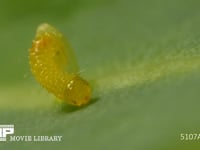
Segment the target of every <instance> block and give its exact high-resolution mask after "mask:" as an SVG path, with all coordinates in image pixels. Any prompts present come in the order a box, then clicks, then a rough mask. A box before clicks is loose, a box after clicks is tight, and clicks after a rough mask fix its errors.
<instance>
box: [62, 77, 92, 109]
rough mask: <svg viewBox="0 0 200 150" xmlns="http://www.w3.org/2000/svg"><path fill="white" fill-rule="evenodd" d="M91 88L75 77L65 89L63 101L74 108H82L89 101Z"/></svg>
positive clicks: (85, 82)
mask: <svg viewBox="0 0 200 150" xmlns="http://www.w3.org/2000/svg"><path fill="white" fill-rule="evenodd" d="M90 97H91V88H90V85H89V84H88V82H87V81H85V80H83V79H82V78H80V77H78V76H75V77H73V78H72V80H70V81H69V82H68V84H67V86H66V89H65V100H66V101H67V102H68V103H70V104H72V105H76V106H82V105H84V104H87V103H88V102H89V101H90Z"/></svg>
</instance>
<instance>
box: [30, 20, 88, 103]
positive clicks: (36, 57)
mask: <svg viewBox="0 0 200 150" xmlns="http://www.w3.org/2000/svg"><path fill="white" fill-rule="evenodd" d="M72 50H73V49H72V48H71V47H70V44H69V43H68V41H67V40H66V39H64V37H63V35H62V34H61V33H60V32H59V31H58V30H57V29H55V28H54V27H52V26H50V25H49V24H47V23H44V24H41V25H40V26H39V27H38V28H37V31H36V36H35V39H34V40H33V42H32V47H31V48H30V50H29V63H30V68H31V71H32V73H33V75H34V76H35V78H36V80H37V81H38V82H39V83H40V84H41V85H42V86H43V87H44V88H46V89H47V90H48V92H50V93H53V94H54V95H55V96H56V97H57V98H59V99H60V100H61V101H64V102H67V103H68V104H72V105H76V106H82V105H84V104H87V103H88V102H89V100H90V96H91V87H90V85H89V83H88V82H87V81H86V80H84V79H82V78H81V77H79V76H78V73H77V72H76V71H71V70H72V69H71V68H72V67H73V65H75V64H76V62H75V61H74V56H73V51H72ZM73 61H74V62H73ZM70 69H71V70H70ZM70 71H71V72H70Z"/></svg>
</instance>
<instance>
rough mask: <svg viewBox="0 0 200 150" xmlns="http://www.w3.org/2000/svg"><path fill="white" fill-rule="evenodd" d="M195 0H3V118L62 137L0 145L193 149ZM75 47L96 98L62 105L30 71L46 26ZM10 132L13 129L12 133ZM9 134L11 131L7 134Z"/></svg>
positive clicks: (197, 80)
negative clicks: (34, 45)
mask: <svg viewBox="0 0 200 150" xmlns="http://www.w3.org/2000/svg"><path fill="white" fill-rule="evenodd" d="M199 4H200V3H199V1H195V0H191V1H186V0H185V1H184V0H168V1H164V0H159V1H158V0H150V1H139V0H110V1H106V0H95V1H92V0H86V1H80V0H67V1H65V0H61V1H47V0H44V1H39V0H35V1H25V0H22V1H14V0H7V1H2V2H0V18H1V28H0V33H1V34H0V41H1V44H0V48H1V55H0V68H1V75H0V83H1V84H0V124H14V125H15V133H14V136H22V135H30V136H34V135H35V136H39V135H49V136H54V135H60V136H63V137H62V141H61V142H10V141H7V142H0V147H1V148H2V149H19V150H21V149H30V150H32V149H49V150H50V149H52V150H53V149H56V148H57V149H69V150H79V149H81V150H82V149H86V150H88V149H91V150H97V149H99V150H102V149H119V150H121V149H130V150H133V149H140V150H143V149H144V150H146V149H149V150H151V149H152V150H156V149H158V150H160V149H172V150H178V149H195V148H198V147H199V140H191V141H186V140H183V141H182V140H181V134H184V135H185V134H190V133H192V134H193V133H196V134H200V132H199V131H200V121H199V118H198V114H199V113H200V111H199V105H200V101H199V99H200V93H199V90H200V76H199V73H200V32H199V26H200V16H199V14H200V10H199ZM43 22H48V23H50V24H52V25H53V26H55V27H57V28H58V29H59V30H60V31H62V32H63V34H64V35H65V36H66V37H67V38H68V39H69V40H70V42H71V44H72V46H73V47H74V49H75V52H76V56H77V58H78V63H79V65H80V68H81V73H82V76H83V77H85V78H87V79H88V80H91V81H92V82H94V83H95V85H94V87H93V98H92V100H93V101H92V102H91V103H90V104H89V105H88V106H85V107H82V108H76V107H72V106H69V105H66V104H60V103H58V102H57V101H56V100H55V98H54V96H53V95H52V94H49V93H47V92H46V91H45V89H43V88H42V87H40V85H39V84H38V83H37V82H36V81H35V80H34V77H33V76H32V74H31V73H30V71H29V69H30V68H29V64H28V49H29V48H30V47H31V41H32V39H33V38H34V34H35V30H36V28H37V26H38V25H39V24H40V23H43ZM12 136H13V135H12ZM8 139H9V136H8Z"/></svg>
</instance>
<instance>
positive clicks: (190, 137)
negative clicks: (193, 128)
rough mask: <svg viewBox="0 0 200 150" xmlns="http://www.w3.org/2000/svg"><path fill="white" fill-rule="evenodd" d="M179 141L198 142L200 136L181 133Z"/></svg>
mask: <svg viewBox="0 0 200 150" xmlns="http://www.w3.org/2000/svg"><path fill="white" fill-rule="evenodd" d="M180 140H181V141H183V140H184V141H192V140H200V134H197V133H181V134H180Z"/></svg>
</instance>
